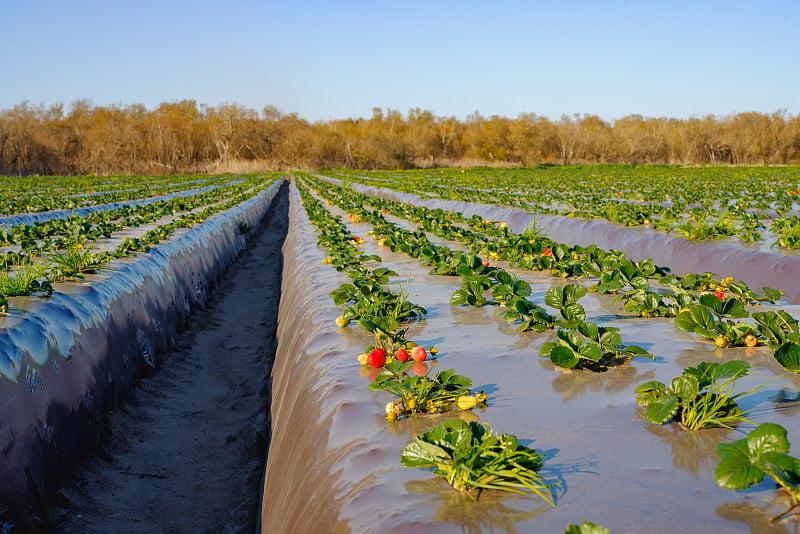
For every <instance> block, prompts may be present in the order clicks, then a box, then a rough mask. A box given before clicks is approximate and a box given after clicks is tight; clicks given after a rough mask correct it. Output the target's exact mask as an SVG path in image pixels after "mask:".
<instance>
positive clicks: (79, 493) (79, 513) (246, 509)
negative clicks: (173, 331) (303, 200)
mask: <svg viewBox="0 0 800 534" xmlns="http://www.w3.org/2000/svg"><path fill="white" fill-rule="evenodd" d="M287 192H288V188H287V187H286V186H284V187H283V188H282V190H281V191H280V193H279V194H278V196H276V198H275V200H274V201H273V205H272V207H271V208H270V211H269V213H268V215H267V218H266V219H265V221H264V224H263V225H262V228H261V229H260V230H259V232H260V233H259V235H258V236H256V237H255V238H254V240H253V241H252V242H251V244H250V247H249V248H248V249H247V250H246V251H245V252H244V253H243V254H242V256H241V257H240V258H239V259H238V260H237V262H236V263H235V264H234V265H233V266H231V267H230V269H229V271H228V272H227V274H226V275H225V277H224V279H223V280H222V281H220V283H219V285H218V286H217V288H216V290H215V291H213V292H212V295H213V296H212V298H211V299H210V300H209V302H208V303H207V306H206V309H205V310H202V311H199V312H197V314H196V315H195V317H194V319H193V320H192V323H191V324H190V325H189V326H188V328H187V329H186V330H185V331H184V332H183V333H182V334H181V335H180V336H179V339H178V340H177V347H176V349H175V350H173V351H171V352H170V353H169V354H166V355H164V356H162V357H161V358H160V362H159V365H158V367H159V368H158V370H157V371H156V372H155V373H154V374H153V375H152V376H149V377H146V378H144V379H142V380H141V381H140V383H139V384H138V386H137V388H136V390H135V392H134V395H133V398H132V399H131V400H130V401H129V402H127V403H126V404H125V405H123V406H122V407H121V408H120V409H119V410H118V411H116V412H115V413H110V414H108V420H109V429H110V432H109V434H110V435H109V439H108V440H107V441H106V443H105V444H104V445H103V447H102V448H101V450H100V451H98V452H97V454H95V455H94V456H93V457H91V458H89V459H87V460H86V462H85V463H84V464H82V465H80V466H78V467H76V470H75V473H74V477H73V479H72V480H70V481H68V482H67V483H66V484H65V486H64V487H63V488H62V490H61V491H60V492H59V498H58V503H57V504H58V506H57V508H56V509H55V510H54V511H53V512H54V515H55V516H56V532H63V533H73V532H108V533H114V532H116V533H122V532H139V533H141V532H215V533H216V532H253V531H254V530H255V528H256V521H257V516H258V509H259V502H258V501H259V492H260V489H261V477H262V473H263V466H264V458H265V455H266V450H267V447H268V442H269V420H268V417H269V416H268V413H269V386H268V380H269V376H270V369H271V366H272V360H273V356H274V351H275V347H276V340H275V329H276V322H277V316H278V303H279V301H280V287H281V269H282V256H281V247H282V245H283V240H284V237H285V235H286V230H287V223H288V211H287V210H288V198H287Z"/></svg>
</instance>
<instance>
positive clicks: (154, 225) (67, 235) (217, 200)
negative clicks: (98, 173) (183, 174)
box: [0, 175, 276, 311]
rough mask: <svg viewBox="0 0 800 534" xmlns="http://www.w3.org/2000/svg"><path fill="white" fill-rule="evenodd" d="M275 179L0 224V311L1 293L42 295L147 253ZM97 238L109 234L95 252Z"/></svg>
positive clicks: (244, 228)
mask: <svg viewBox="0 0 800 534" xmlns="http://www.w3.org/2000/svg"><path fill="white" fill-rule="evenodd" d="M275 178H276V177H275V176H272V175H269V176H260V177H251V178H249V179H247V180H244V181H240V182H237V183H236V184H231V185H227V186H223V187H219V188H215V189H213V190H211V191H205V192H202V193H197V194H194V195H189V196H186V197H180V198H171V199H168V200H164V201H158V202H154V203H147V204H134V205H125V206H122V207H120V208H117V209H114V210H109V211H95V212H92V213H90V214H88V215H86V216H83V217H79V216H70V217H67V218H65V219H51V220H48V221H45V222H36V223H34V224H32V225H24V224H20V225H17V226H14V227H10V228H3V229H2V230H0V243H2V244H4V245H6V246H5V248H4V253H3V255H2V257H0V261H2V271H0V309H2V310H3V311H5V310H6V309H7V305H8V302H7V300H6V298H5V297H8V296H19V295H28V294H31V293H36V292H39V293H41V294H43V295H44V296H48V295H49V294H51V293H52V291H53V286H52V284H53V283H55V282H59V281H63V280H65V279H70V278H73V279H75V278H83V277H84V274H85V273H94V272H97V271H99V270H103V269H105V264H107V263H108V262H109V261H111V260H112V259H115V258H121V257H125V256H129V255H132V254H133V253H135V252H147V251H149V249H150V247H151V246H152V245H155V244H158V243H159V242H160V241H162V240H164V239H167V238H169V236H170V235H171V234H172V233H173V232H175V231H176V230H177V229H180V228H191V227H192V226H193V225H195V224H200V223H202V222H203V221H205V219H207V218H208V217H210V216H211V215H213V214H215V213H218V212H220V211H224V210H227V209H230V208H232V207H234V206H236V205H238V204H240V203H241V202H243V201H245V200H247V199H249V198H252V197H253V196H255V195H257V194H258V193H259V192H260V191H263V190H264V189H265V188H267V187H269V185H270V184H271V183H272V182H274V180H275ZM176 215H177V216H176ZM137 227H144V228H147V230H146V231H143V232H141V235H139V236H138V237H123V238H116V237H115V236H116V235H117V233H119V232H121V231H123V230H127V229H130V228H137ZM240 231H241V232H242V233H246V232H247V231H249V227H248V226H247V225H242V226H241V227H240ZM102 238H106V239H108V238H112V241H110V244H111V246H110V247H107V249H106V250H103V251H100V252H95V251H94V245H93V243H94V242H97V240H99V239H102Z"/></svg>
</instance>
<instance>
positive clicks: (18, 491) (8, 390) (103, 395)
mask: <svg viewBox="0 0 800 534" xmlns="http://www.w3.org/2000/svg"><path fill="white" fill-rule="evenodd" d="M281 183H282V180H278V181H276V182H275V183H274V184H273V185H271V186H270V187H269V188H268V189H266V190H265V191H263V192H261V193H260V194H258V195H257V196H256V197H254V198H252V199H250V200H247V201H245V202H243V203H241V204H240V205H239V206H237V207H235V208H232V209H230V210H227V211H225V212H222V213H219V214H217V215H215V216H213V217H210V218H209V219H208V220H206V221H205V222H204V223H203V224H202V225H197V226H195V227H193V228H191V229H184V230H179V231H177V232H176V233H175V235H174V236H173V238H171V239H170V240H168V241H166V242H165V243H163V244H161V245H158V246H155V247H153V248H152V249H151V251H150V252H149V253H147V254H138V255H137V256H136V257H135V258H131V259H124V260H120V261H116V262H113V263H111V264H110V265H111V269H110V270H109V271H106V272H104V273H103V274H99V275H94V276H90V277H87V281H89V282H91V283H90V284H69V285H68V284H59V285H57V286H56V288H55V289H56V292H55V293H54V294H53V296H52V297H50V298H49V299H31V298H27V297H16V298H10V299H9V303H10V305H9V308H10V315H9V316H7V317H5V318H4V319H3V320H2V322H0V332H1V333H2V334H4V335H0V480H2V481H3V482H2V484H0V510H2V512H0V525H3V524H6V525H7V524H14V525H16V526H17V527H18V528H19V529H21V531H23V532H24V531H30V530H34V529H44V528H47V526H48V517H47V509H48V502H47V501H48V495H49V494H50V493H51V492H52V491H53V489H54V487H55V484H56V483H57V482H58V479H59V478H60V476H61V474H62V472H63V471H64V469H65V468H66V467H67V466H68V465H69V462H70V461H71V460H72V459H73V458H75V457H76V456H78V455H81V454H83V453H85V452H87V451H88V450H89V449H91V448H93V447H95V446H96V445H97V443H98V442H99V439H100V437H101V436H102V433H103V430H104V425H103V416H104V413H105V410H106V409H110V408H113V407H114V406H116V405H117V403H118V401H119V399H120V398H123V397H125V396H126V395H127V394H128V391H129V389H130V386H131V383H132V381H133V380H134V378H135V377H136V376H137V375H140V374H142V373H144V372H147V370H148V369H149V368H153V367H157V366H158V360H157V358H158V354H159V353H160V352H162V351H164V350H166V349H167V347H168V346H170V344H171V343H172V337H173V336H174V333H175V332H176V330H177V329H180V328H181V327H182V326H183V324H184V322H185V321H186V318H187V316H188V314H190V313H191V312H192V310H193V309H195V308H197V307H199V306H202V305H203V303H204V301H205V299H206V297H207V294H208V291H209V287H210V286H212V285H213V284H214V283H215V280H217V278H218V277H219V276H220V274H221V273H222V272H223V271H224V269H225V267H226V266H227V265H229V264H230V263H231V262H232V261H233V260H234V259H235V258H236V256H237V255H238V254H239V253H240V252H241V251H242V250H243V249H244V248H245V247H246V238H245V236H243V235H242V234H241V233H240V232H239V226H238V225H239V222H240V221H245V222H247V223H248V224H251V225H253V226H257V225H258V224H259V222H260V221H261V219H262V218H263V216H264V215H265V214H266V212H267V210H268V209H269V206H270V203H271V201H272V199H273V197H274V196H275V194H276V193H277V191H278V189H279V187H280V185H281ZM17 311H20V312H22V313H16V312H17ZM0 530H1V529H0Z"/></svg>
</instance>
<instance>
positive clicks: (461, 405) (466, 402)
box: [456, 395, 478, 410]
mask: <svg viewBox="0 0 800 534" xmlns="http://www.w3.org/2000/svg"><path fill="white" fill-rule="evenodd" d="M456 404H458V409H459V410H471V409H473V408H474V407H475V406H477V405H478V399H476V398H475V396H474V395H461V396H460V397H459V398H458V400H457V401H456Z"/></svg>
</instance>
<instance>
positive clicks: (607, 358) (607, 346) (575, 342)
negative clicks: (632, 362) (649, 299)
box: [539, 322, 653, 371]
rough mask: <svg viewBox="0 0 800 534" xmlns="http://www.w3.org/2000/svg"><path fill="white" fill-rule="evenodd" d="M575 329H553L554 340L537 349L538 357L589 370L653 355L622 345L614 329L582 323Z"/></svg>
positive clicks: (563, 365)
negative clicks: (628, 358)
mask: <svg viewBox="0 0 800 534" xmlns="http://www.w3.org/2000/svg"><path fill="white" fill-rule="evenodd" d="M575 327H576V329H575V330H557V331H556V340H555V341H548V342H546V343H544V344H543V345H542V347H541V348H540V349H539V357H542V358H544V357H547V358H550V361H551V362H553V364H554V365H556V366H558V367H561V368H563V369H576V368H579V369H589V370H592V371H606V370H607V369H608V368H609V367H611V366H614V365H618V364H620V363H622V362H623V359H624V358H625V357H632V356H643V357H645V358H651V359H652V358H653V355H652V354H650V353H649V352H647V351H646V350H644V349H643V348H641V347H639V346H637V345H623V344H622V339H621V338H620V336H619V334H618V332H619V329H618V328H611V327H602V326H597V325H596V324H594V323H587V322H582V323H579V324H578V325H575Z"/></svg>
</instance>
